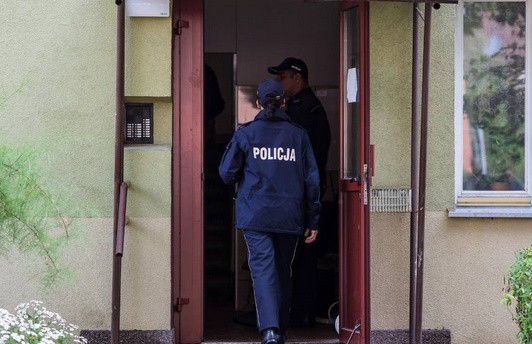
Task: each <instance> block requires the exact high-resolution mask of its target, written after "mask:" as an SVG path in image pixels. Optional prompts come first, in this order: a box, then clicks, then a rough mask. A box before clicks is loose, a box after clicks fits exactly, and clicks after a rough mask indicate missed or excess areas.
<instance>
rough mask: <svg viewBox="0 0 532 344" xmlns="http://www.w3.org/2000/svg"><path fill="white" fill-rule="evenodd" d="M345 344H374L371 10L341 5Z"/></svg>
mask: <svg viewBox="0 0 532 344" xmlns="http://www.w3.org/2000/svg"><path fill="white" fill-rule="evenodd" d="M339 11H340V87H339V88H340V159H339V162H340V169H339V184H338V185H339V191H340V192H339V195H338V197H339V200H338V202H339V206H340V214H339V216H340V219H339V220H340V221H339V223H340V228H339V230H340V244H339V245H340V247H339V257H340V260H339V264H340V284H339V285H340V288H339V292H340V334H339V335H340V342H341V343H368V344H369V343H370V289H369V283H370V275H369V265H370V262H369V202H370V197H369V188H370V184H371V183H370V182H371V181H370V178H371V171H370V161H369V158H370V145H369V46H368V43H369V39H368V37H369V32H368V29H369V25H368V21H369V20H368V19H369V5H368V2H363V1H360V2H355V1H344V2H340V8H339Z"/></svg>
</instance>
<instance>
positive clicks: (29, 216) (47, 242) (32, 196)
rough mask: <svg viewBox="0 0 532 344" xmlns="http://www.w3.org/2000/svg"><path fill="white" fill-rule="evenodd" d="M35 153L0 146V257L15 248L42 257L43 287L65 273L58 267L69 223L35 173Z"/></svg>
mask: <svg viewBox="0 0 532 344" xmlns="http://www.w3.org/2000/svg"><path fill="white" fill-rule="evenodd" d="M36 155H37V152H33V151H30V150H27V149H26V150H21V149H14V148H8V147H5V146H1V145H0V255H5V254H7V252H9V251H10V249H11V248H13V247H16V248H18V249H19V250H20V251H21V252H24V253H31V254H33V255H35V256H38V257H40V258H42V259H43V260H44V262H45V264H46V267H47V269H46V271H44V276H43V279H42V282H43V286H44V287H49V286H51V285H52V284H53V283H54V282H55V281H56V280H57V278H58V277H64V276H65V275H68V274H69V271H68V269H65V268H62V267H61V265H60V264H59V257H60V255H61V251H62V247H63V246H64V244H65V243H66V242H67V241H68V238H69V227H70V221H69V219H68V218H66V217H65V216H64V215H63V213H64V212H63V209H62V208H63V207H62V205H61V203H62V202H61V201H60V199H58V198H56V197H54V196H53V195H52V194H51V193H50V192H48V191H47V189H46V186H45V185H44V183H43V182H42V178H41V176H40V174H39V167H38V160H39V159H38V158H37V157H36Z"/></svg>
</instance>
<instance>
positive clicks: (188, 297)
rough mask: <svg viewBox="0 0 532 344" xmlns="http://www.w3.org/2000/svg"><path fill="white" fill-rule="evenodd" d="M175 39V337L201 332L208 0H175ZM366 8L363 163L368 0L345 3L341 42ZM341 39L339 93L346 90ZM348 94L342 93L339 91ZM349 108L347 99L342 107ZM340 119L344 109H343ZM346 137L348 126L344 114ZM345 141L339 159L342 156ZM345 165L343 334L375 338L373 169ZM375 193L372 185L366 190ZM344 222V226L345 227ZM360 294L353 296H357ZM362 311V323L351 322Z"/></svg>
mask: <svg viewBox="0 0 532 344" xmlns="http://www.w3.org/2000/svg"><path fill="white" fill-rule="evenodd" d="M172 5H173V6H172V7H173V24H174V35H173V40H172V97H173V105H172V107H173V108H172V112H173V121H172V123H173V128H172V133H173V138H172V258H171V259H172V282H171V283H172V292H171V294H172V304H171V305H172V307H171V308H172V309H171V322H172V327H173V328H174V330H175V341H176V343H201V341H202V339H203V311H204V300H203V181H202V179H203V178H202V176H203V115H202V114H203V51H204V50H203V2H202V1H197V0H173V3H172ZM354 6H358V7H359V9H360V11H359V13H360V32H359V34H360V51H361V52H364V53H363V54H362V53H361V64H360V71H361V72H360V83H359V91H360V114H361V118H360V133H359V140H360V141H359V147H363V149H361V150H360V152H359V154H360V159H359V163H360V166H359V171H363V170H364V165H366V166H368V167H369V166H371V164H370V161H369V157H370V146H369V25H368V23H369V4H368V3H367V2H362V1H361V2H355V1H344V2H341V3H340V42H341V44H342V42H343V38H344V37H343V11H344V10H345V9H348V8H352V7H354ZM342 49H343V47H341V54H340V55H341V56H340V58H341V60H340V73H341V74H340V85H339V90H340V94H341V95H343V94H345V90H344V86H343V82H342V80H343V79H344V77H343V70H344V65H343V50H342ZM341 99H342V98H341ZM340 109H343V99H342V100H341V107H340ZM340 113H341V114H340V119H341V118H342V111H340ZM340 123H341V124H340V138H341V140H340V142H343V127H342V120H340ZM342 157H343V145H342V144H341V145H340V164H343V158H342ZM342 168H343V166H340V176H339V181H340V183H339V185H340V193H339V202H340V207H339V208H340V214H339V216H340V218H339V221H340V222H339V223H340V257H341V258H340V266H339V268H340V288H339V291H340V314H341V317H340V329H341V330H340V336H339V337H340V341H341V342H342V343H348V342H349V343H364V344H365V343H369V340H370V307H369V306H370V298H369V295H370V294H369V292H370V290H369V280H370V276H369V202H368V204H367V205H364V203H363V194H362V192H363V191H364V190H365V187H366V188H367V190H369V185H370V178H371V173H368V177H367V180H366V181H365V179H364V178H361V179H362V180H361V182H360V183H352V182H351V181H346V180H343V177H342V172H341V171H342ZM367 196H368V198H369V191H368V194H367ZM344 228H345V230H344ZM353 296H354V297H353ZM359 319H360V321H361V327H360V331H356V332H353V331H350V330H352V329H353V328H354V327H355V325H356V322H357V321H358V320H359Z"/></svg>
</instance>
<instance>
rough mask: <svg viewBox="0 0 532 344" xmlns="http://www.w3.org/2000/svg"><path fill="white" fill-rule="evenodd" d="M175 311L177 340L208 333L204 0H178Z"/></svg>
mask: <svg viewBox="0 0 532 344" xmlns="http://www.w3.org/2000/svg"><path fill="white" fill-rule="evenodd" d="M172 5H173V23H174V34H173V42H172V97H173V105H172V113H173V115H172V118H173V119H172V126H173V128H172V135H173V137H172V258H171V259H172V310H171V313H172V314H171V321H172V327H173V328H174V330H175V341H176V343H201V340H202V338H203V181H202V179H203V1H197V0H174V1H173V4H172Z"/></svg>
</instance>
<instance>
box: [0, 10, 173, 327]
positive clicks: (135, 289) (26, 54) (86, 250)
mask: <svg viewBox="0 0 532 344" xmlns="http://www.w3.org/2000/svg"><path fill="white" fill-rule="evenodd" d="M0 22H2V30H0V45H1V46H2V49H0V61H2V63H1V64H0V75H1V78H0V104H2V102H3V100H5V98H6V97H8V99H7V100H5V103H4V104H3V105H0V118H1V119H2V125H1V126H0V145H7V146H12V147H25V148H26V149H28V150H30V151H38V152H42V154H40V156H39V160H40V161H39V163H40V166H42V170H41V171H40V172H41V174H42V177H43V179H42V182H43V184H44V186H45V187H47V188H48V189H49V190H50V191H51V193H52V194H53V195H54V196H56V197H60V198H61V199H62V200H63V201H64V202H65V203H67V204H70V205H71V207H70V208H69V209H73V210H71V211H70V213H69V214H68V215H69V216H72V217H74V218H76V219H75V223H76V225H75V227H74V228H73V229H72V230H73V232H74V233H75V234H76V235H74V237H73V238H72V239H71V241H70V243H69V244H68V245H67V247H66V253H65V256H64V258H63V260H62V261H63V262H65V263H66V264H67V265H69V266H70V267H71V270H72V271H73V273H74V274H75V278H74V279H73V280H71V281H67V282H66V283H62V284H59V285H58V286H57V287H56V289H54V290H52V291H50V292H47V293H42V292H41V291H40V290H39V289H38V288H37V285H38V279H39V277H40V276H41V275H40V273H39V269H41V268H42V267H41V266H39V265H37V266H36V267H33V264H34V262H33V260H32V259H31V258H29V257H28V256H20V255H18V254H17V253H16V252H13V253H12V254H11V255H10V256H8V258H6V259H1V260H0V276H2V278H1V279H0V280H1V281H0V291H1V292H0V307H5V308H8V309H11V310H12V307H13V306H14V305H15V304H17V303H20V302H24V301H28V300H30V299H40V300H43V301H45V302H46V305H47V306H48V308H49V309H51V310H55V311H58V312H59V313H60V314H61V315H63V316H64V317H65V318H66V319H67V320H69V321H71V322H73V323H76V324H77V325H79V326H80V327H81V328H90V329H109V328H110V314H111V306H110V301H111V274H112V228H113V226H112V211H113V204H112V202H113V176H114V146H115V66H116V60H115V59H116V53H115V49H116V42H115V39H116V6H115V4H114V1H104V2H102V1H77V0H68V1H59V0H48V1H38V0H26V1H19V0H3V1H0ZM170 28H171V19H170V18H134V19H133V18H126V45H127V46H126V93H127V95H128V96H129V98H128V100H131V101H139V100H142V101H145V102H153V103H154V118H155V121H156V123H155V134H154V137H155V143H156V144H162V145H169V144H171V119H172V116H171V114H172V104H171V98H170V97H171V87H170V86H171V85H170V84H171V81H170V80H171V73H170V71H171V30H170ZM170 161H171V151H170V149H169V147H162V148H159V149H151V150H150V149H142V150H138V149H137V150H127V151H126V152H125V168H126V171H125V179H126V180H129V181H131V183H132V185H131V189H130V192H129V198H128V216H129V217H130V218H131V222H130V224H129V225H128V227H127V229H126V243H125V255H124V259H123V277H122V281H123V298H122V307H123V310H122V326H123V327H124V328H128V329H167V328H169V327H170V310H169V308H170V286H171V284H170V219H169V216H170V170H171V168H170ZM37 263H38V262H37Z"/></svg>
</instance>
